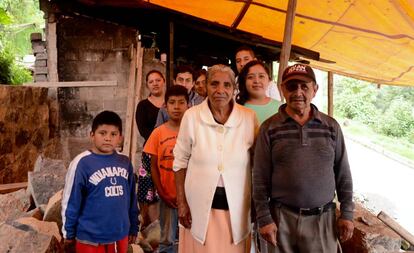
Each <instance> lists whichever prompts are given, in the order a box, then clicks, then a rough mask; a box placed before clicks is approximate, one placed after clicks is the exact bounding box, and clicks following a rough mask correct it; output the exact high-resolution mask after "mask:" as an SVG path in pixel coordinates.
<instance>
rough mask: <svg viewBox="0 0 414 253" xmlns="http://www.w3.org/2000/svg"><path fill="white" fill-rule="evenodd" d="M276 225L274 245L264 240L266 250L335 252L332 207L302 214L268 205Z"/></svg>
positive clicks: (277, 251) (334, 226)
mask: <svg viewBox="0 0 414 253" xmlns="http://www.w3.org/2000/svg"><path fill="white" fill-rule="evenodd" d="M271 213H272V217H273V220H274V221H275V224H276V226H277V234H276V240H277V246H276V247H274V246H273V245H272V244H270V243H267V252H268V253H316V252H318V253H336V252H337V236H336V218H335V210H334V209H332V210H328V211H326V212H323V213H321V214H317V215H310V216H304V215H300V214H297V213H295V212H292V211H291V210H289V209H287V208H285V207H283V206H273V207H272V208H271Z"/></svg>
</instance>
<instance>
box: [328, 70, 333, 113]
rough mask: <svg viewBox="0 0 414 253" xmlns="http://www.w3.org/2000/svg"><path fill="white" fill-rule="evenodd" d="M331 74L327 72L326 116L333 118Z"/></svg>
mask: <svg viewBox="0 0 414 253" xmlns="http://www.w3.org/2000/svg"><path fill="white" fill-rule="evenodd" d="M333 82H334V78H333V73H332V72H331V71H328V115H329V116H331V117H333V110H334V108H333Z"/></svg>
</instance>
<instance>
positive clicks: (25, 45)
mask: <svg viewBox="0 0 414 253" xmlns="http://www.w3.org/2000/svg"><path fill="white" fill-rule="evenodd" d="M0 9H2V10H4V11H5V14H6V15H7V16H8V17H9V19H10V20H11V22H9V23H7V24H4V26H3V27H2V26H0V33H3V38H1V35H0V41H2V43H3V44H4V46H10V47H12V50H13V53H14V54H15V55H16V56H18V57H23V56H24V55H26V54H31V53H32V48H31V42H30V34H31V33H34V32H42V26H43V25H44V19H43V14H42V12H41V11H40V10H39V1H38V0H1V1H0ZM0 17H1V14H0ZM0 19H1V18H0ZM0 24H1V22H0ZM0 50H1V48H0Z"/></svg>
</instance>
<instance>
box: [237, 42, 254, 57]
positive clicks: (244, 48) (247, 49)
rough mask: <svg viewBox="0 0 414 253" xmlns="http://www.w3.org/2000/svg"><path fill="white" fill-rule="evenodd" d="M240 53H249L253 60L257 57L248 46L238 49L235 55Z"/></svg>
mask: <svg viewBox="0 0 414 253" xmlns="http://www.w3.org/2000/svg"><path fill="white" fill-rule="evenodd" d="M240 51H248V52H249V53H250V54H251V55H252V56H253V58H254V57H256V55H255V54H254V51H253V49H252V48H251V47H248V46H246V45H242V46H240V47H238V48H237V49H236V52H235V53H234V55H236V54H237V53H238V52H240Z"/></svg>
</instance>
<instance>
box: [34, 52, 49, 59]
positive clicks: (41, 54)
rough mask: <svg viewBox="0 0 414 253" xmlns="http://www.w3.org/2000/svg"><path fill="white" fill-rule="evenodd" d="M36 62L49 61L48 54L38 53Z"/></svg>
mask: <svg viewBox="0 0 414 253" xmlns="http://www.w3.org/2000/svg"><path fill="white" fill-rule="evenodd" d="M36 60H47V53H37V54H36Z"/></svg>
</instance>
